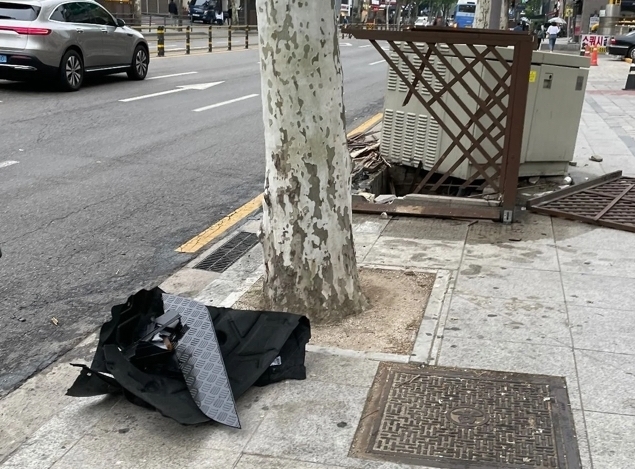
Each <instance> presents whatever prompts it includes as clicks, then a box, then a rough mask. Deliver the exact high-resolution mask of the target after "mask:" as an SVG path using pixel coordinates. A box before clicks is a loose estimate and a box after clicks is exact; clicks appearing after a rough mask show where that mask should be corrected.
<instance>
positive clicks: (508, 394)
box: [351, 363, 581, 469]
mask: <svg viewBox="0 0 635 469" xmlns="http://www.w3.org/2000/svg"><path fill="white" fill-rule="evenodd" d="M351 456H352V457H358V458H366V459H377V460H382V461H391V462H396V463H404V464H415V465H422V466H433V467H445V468H456V469H459V468H461V469H493V468H498V469H528V468H549V469H579V468H580V467H581V464H580V454H579V451H578V445H577V440H576V436H575V429H574V424H573V416H572V414H571V409H570V406H569V397H568V395H567V389H566V383H565V380H564V378H560V377H554V376H542V375H528V374H517V373H505V372H496V371H487V370H464V369H457V368H443V367H432V366H431V367H425V368H421V367H418V366H414V365H404V364H396V363H381V364H380V367H379V371H378V372H377V376H376V377H375V381H374V383H373V386H372V388H371V390H370V393H369V397H368V400H367V402H366V406H365V408H364V412H363V414H362V419H361V421H360V424H359V427H358V428H357V433H356V435H355V440H354V441H353V445H352V447H351Z"/></svg>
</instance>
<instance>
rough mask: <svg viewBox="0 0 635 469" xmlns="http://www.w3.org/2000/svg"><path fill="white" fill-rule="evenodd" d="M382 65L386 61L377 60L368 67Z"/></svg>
mask: <svg viewBox="0 0 635 469" xmlns="http://www.w3.org/2000/svg"><path fill="white" fill-rule="evenodd" d="M383 63H386V61H385V60H383V59H382V60H378V61H377V62H371V63H369V64H368V65H377V64H383Z"/></svg>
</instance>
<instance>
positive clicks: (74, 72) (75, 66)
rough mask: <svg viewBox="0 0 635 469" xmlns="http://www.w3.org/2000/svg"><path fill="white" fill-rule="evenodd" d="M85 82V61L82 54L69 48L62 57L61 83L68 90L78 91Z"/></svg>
mask: <svg viewBox="0 0 635 469" xmlns="http://www.w3.org/2000/svg"><path fill="white" fill-rule="evenodd" d="M83 82H84V63H83V61H82V58H81V56H80V55H79V54H78V53H77V52H76V51H74V50H69V51H67V52H66V54H64V57H62V63H61V65H60V84H61V85H62V88H64V89H65V90H66V91H77V90H78V89H80V88H81V86H82V83H83Z"/></svg>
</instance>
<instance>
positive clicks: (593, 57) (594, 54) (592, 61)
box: [591, 47, 598, 67]
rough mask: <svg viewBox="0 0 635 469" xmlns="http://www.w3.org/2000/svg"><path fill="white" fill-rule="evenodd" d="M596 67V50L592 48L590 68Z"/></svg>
mask: <svg viewBox="0 0 635 469" xmlns="http://www.w3.org/2000/svg"><path fill="white" fill-rule="evenodd" d="M597 65H598V48H597V47H594V48H593V51H592V52H591V66H592V67H597Z"/></svg>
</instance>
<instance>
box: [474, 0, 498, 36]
mask: <svg viewBox="0 0 635 469" xmlns="http://www.w3.org/2000/svg"><path fill="white" fill-rule="evenodd" d="M494 1H496V0H494ZM491 8H492V0H479V1H478V2H477V3H476V12H475V14H474V24H473V25H472V27H473V28H481V29H487V28H489V12H490V10H491Z"/></svg>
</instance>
